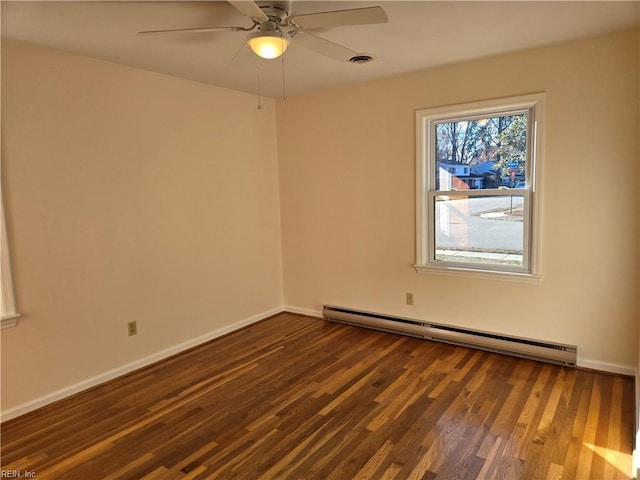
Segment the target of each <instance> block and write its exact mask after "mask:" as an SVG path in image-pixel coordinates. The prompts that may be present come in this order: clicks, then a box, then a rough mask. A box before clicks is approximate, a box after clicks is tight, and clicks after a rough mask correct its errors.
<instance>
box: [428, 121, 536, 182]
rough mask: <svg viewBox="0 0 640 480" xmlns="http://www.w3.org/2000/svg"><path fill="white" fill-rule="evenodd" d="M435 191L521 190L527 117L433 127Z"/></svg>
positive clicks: (523, 174)
mask: <svg viewBox="0 0 640 480" xmlns="http://www.w3.org/2000/svg"><path fill="white" fill-rule="evenodd" d="M435 150H436V151H435V157H436V162H435V163H436V165H435V169H436V171H435V179H436V190H476V189H491V188H498V187H508V188H524V186H525V181H526V179H525V172H526V162H527V153H526V151H527V114H526V113H520V114H516V115H503V116H492V117H484V118H478V119H472V120H460V121H452V122H439V123H436V124H435Z"/></svg>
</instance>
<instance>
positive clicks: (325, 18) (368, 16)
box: [138, 0, 388, 63]
mask: <svg viewBox="0 0 640 480" xmlns="http://www.w3.org/2000/svg"><path fill="white" fill-rule="evenodd" d="M228 2H229V3H230V4H231V5H232V6H233V7H235V8H236V9H237V10H238V11H239V12H240V13H242V14H243V15H245V16H247V17H248V18H249V19H250V20H251V21H252V22H253V25H251V26H249V27H236V26H233V27H231V26H230V27H199V28H178V29H172V30H147V31H142V32H138V33H139V34H141V35H155V34H170V33H199V32H218V31H232V32H251V33H249V34H248V35H247V43H248V44H249V46H250V47H251V49H252V50H253V51H254V52H255V53H256V54H257V55H258V56H260V57H262V58H266V59H271V58H277V57H279V56H280V55H282V54H283V53H284V51H285V50H286V49H287V47H288V46H289V44H290V43H291V42H292V41H295V43H296V44H297V45H300V46H302V47H305V48H308V49H309V50H313V51H314V52H316V53H320V54H322V55H325V56H327V57H330V58H333V59H335V60H339V61H344V62H351V63H367V62H368V61H371V60H372V59H373V57H372V56H371V55H367V54H362V53H358V52H356V51H354V50H351V49H350V48H347V47H344V46H342V45H339V44H337V43H334V42H331V41H329V40H327V39H325V38H322V37H319V36H317V35H314V34H313V33H310V32H308V30H311V29H315V28H328V27H338V26H346V25H369V24H375V23H386V22H387V21H388V19H387V14H386V12H385V11H384V9H383V8H382V7H363V8H355V9H349V10H334V11H326V12H319V13H309V14H302V15H297V16H293V15H292V8H291V7H292V0H284V1H279V0H272V1H257V2H254V1H251V0H228ZM254 30H255V31H254Z"/></svg>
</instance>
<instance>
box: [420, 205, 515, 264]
mask: <svg viewBox="0 0 640 480" xmlns="http://www.w3.org/2000/svg"><path fill="white" fill-rule="evenodd" d="M433 198H434V199H435V205H434V213H435V259H436V260H441V261H446V262H461V263H478V264H485V265H487V264H491V265H512V266H518V267H521V266H523V238H524V237H523V219H524V196H523V195H501V196H481V197H468V196H466V195H439V196H435V197H433Z"/></svg>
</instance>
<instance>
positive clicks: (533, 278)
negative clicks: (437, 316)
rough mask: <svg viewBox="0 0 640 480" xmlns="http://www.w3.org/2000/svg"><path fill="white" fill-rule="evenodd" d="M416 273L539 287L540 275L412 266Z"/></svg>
mask: <svg viewBox="0 0 640 480" xmlns="http://www.w3.org/2000/svg"><path fill="white" fill-rule="evenodd" d="M414 268H415V269H416V272H418V273H420V274H427V275H443V276H446V277H463V278H479V279H483V280H498V281H502V282H515V283H528V284H533V285H540V284H541V283H542V275H537V274H532V273H518V272H497V271H492V270H475V269H470V268H459V267H433V266H426V265H414Z"/></svg>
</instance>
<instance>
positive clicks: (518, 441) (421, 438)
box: [0, 313, 634, 480]
mask: <svg viewBox="0 0 640 480" xmlns="http://www.w3.org/2000/svg"><path fill="white" fill-rule="evenodd" d="M633 395H634V386H633V379H631V378H629V377H623V376H615V375H607V374H603V373H597V372H593V371H585V370H577V369H573V368H568V367H561V366H555V365H549V364H542V363H538V362H534V361H530V360H524V359H517V358H512V357H506V356H502V355H498V354H492V353H487V352H482V351H478V350H473V349H468V348H464V347H456V346H452V345H447V344H442V343H435V342H430V341H427V340H420V339H416V338H412V337H404V336H399V335H394V334H390V333H384V332H377V331H372V330H366V329H363V328H357V327H351V326H346V325H340V324H335V323H330V322H324V321H322V320H318V319H313V318H310V317H305V316H301V315H294V314H289V313H283V314H279V315H276V316H274V317H272V318H270V319H268V320H265V321H263V322H260V323H257V324H254V325H251V326H250V327H247V328H245V329H242V330H240V331H237V332H234V333H232V334H230V335H227V336H225V337H222V338H219V339H216V340H214V341H212V342H209V343H207V344H205V345H201V346H199V347H196V348H193V349H191V350H189V351H186V352H183V353H181V354H179V355H177V356H174V357H171V358H169V359H166V360H164V361H162V362H159V363H157V364H155V365H152V366H149V367H147V368H144V369H142V370H139V371H137V372H134V373H132V374H129V375H126V376H124V377H121V378H118V379H116V380H113V381H111V382H108V383H106V384H104V385H101V386H97V387H94V388H92V389H90V390H88V391H86V392H83V393H81V394H78V395H75V396H73V397H71V398H68V399H66V400H63V401H60V402H57V403H55V404H53V405H49V406H47V407H44V408H42V409H40V410H38V411H35V412H32V413H30V414H27V415H24V416H23V417H20V418H17V419H14V420H11V421H8V422H5V423H3V424H2V425H1V426H0V429H1V434H2V444H1V446H0V455H1V466H2V469H5V470H9V469H19V470H21V471H31V472H34V473H36V474H37V475H38V477H37V478H40V479H52V480H57V479H64V480H74V479H78V480H80V479H87V478H89V479H92V478H100V479H114V480H115V479H124V480H128V479H132V480H134V479H135V480H138V479H163V480H165V479H166V480H170V479H181V480H184V479H209V478H215V479H216V480H223V479H235V480H238V479H242V480H251V479H264V480H271V479H273V480H280V479H293V480H316V479H318V480H329V479H349V480H351V479H354V480H355V479H362V480H364V479H370V480H380V479H389V480H392V479H397V480H406V479H409V478H415V479H428V480H441V479H445V478H446V479H463V478H464V479H472V478H482V479H501V478H503V479H507V480H517V479H527V480H528V479H530V478H533V479H537V478H552V479H560V478H563V479H571V480H575V479H582V478H585V479H590V478H598V479H600V478H621V479H625V478H626V479H628V478H630V468H631V466H630V455H631V449H632V443H633V425H634V409H633V404H634V402H633Z"/></svg>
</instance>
